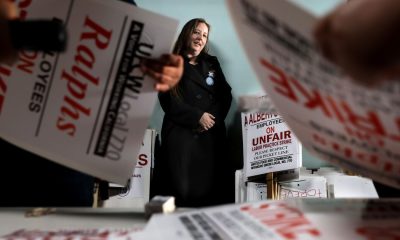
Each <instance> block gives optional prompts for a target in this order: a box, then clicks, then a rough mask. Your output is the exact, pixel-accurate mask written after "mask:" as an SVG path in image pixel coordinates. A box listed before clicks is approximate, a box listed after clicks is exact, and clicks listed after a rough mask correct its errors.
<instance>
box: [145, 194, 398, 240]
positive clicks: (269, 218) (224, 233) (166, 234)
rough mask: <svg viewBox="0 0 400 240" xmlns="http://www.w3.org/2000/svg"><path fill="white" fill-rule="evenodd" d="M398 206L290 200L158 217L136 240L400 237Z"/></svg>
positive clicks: (394, 203)
mask: <svg viewBox="0 0 400 240" xmlns="http://www.w3.org/2000/svg"><path fill="white" fill-rule="evenodd" d="M399 210H400V202H399V200H396V199H387V200H379V199H378V200H360V199H358V200H354V199H353V200H343V199H342V200H339V199H307V198H303V199H299V198H297V199H288V200H285V201H282V200H281V201H260V202H254V203H242V204H236V205H223V206H218V207H211V208H203V209H199V210H193V211H187V212H183V213H176V214H170V215H166V214H157V215H154V216H153V217H152V218H151V219H150V221H149V223H148V224H147V225H146V227H145V229H144V230H143V231H142V232H140V234H139V236H138V239H141V240H144V239H152V240H154V239H204V240H208V239H210V240H215V239H221V240H222V239H224V240H236V239H237V240H239V239H293V240H302V239H304V240H305V239H307V240H311V239H321V240H322V239H324V240H326V239H354V240H370V239H398V238H399V237H400V231H399V229H400V221H399V220H400V219H399V216H400V215H399Z"/></svg>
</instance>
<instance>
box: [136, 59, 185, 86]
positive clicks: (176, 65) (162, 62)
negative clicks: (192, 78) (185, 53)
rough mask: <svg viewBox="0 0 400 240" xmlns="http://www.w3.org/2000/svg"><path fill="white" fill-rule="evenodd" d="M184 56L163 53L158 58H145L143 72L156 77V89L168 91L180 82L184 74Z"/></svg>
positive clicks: (142, 64) (142, 66)
mask: <svg viewBox="0 0 400 240" xmlns="http://www.w3.org/2000/svg"><path fill="white" fill-rule="evenodd" d="M183 63H184V62H183V58H182V57H181V56H179V55H175V54H163V55H162V56H161V57H160V58H158V59H143V61H142V63H141V69H142V71H143V73H145V74H148V75H149V76H150V77H152V78H154V79H155V80H156V81H157V83H156V84H155V86H154V89H155V90H157V91H160V92H166V91H168V90H170V89H171V88H172V87H174V86H175V85H176V84H178V82H179V80H180V79H181V77H182V74H183V66H184V64H183Z"/></svg>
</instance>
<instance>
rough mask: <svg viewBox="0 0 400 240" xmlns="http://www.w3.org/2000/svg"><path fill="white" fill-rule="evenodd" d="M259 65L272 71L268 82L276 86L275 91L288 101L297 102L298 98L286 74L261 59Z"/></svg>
mask: <svg viewBox="0 0 400 240" xmlns="http://www.w3.org/2000/svg"><path fill="white" fill-rule="evenodd" d="M260 63H261V65H262V66H264V67H266V68H267V69H268V70H270V71H272V72H273V73H275V75H277V76H274V75H271V76H270V80H271V81H273V82H274V83H277V84H278V87H276V88H275V89H276V91H277V92H278V93H280V94H282V95H284V96H286V97H288V98H289V99H291V100H293V101H294V102H297V101H298V98H297V96H296V94H295V93H294V90H293V88H292V87H291V85H290V83H289V80H288V78H287V77H286V74H285V73H284V72H283V71H282V70H281V69H280V68H278V67H275V66H274V65H272V64H271V63H269V62H268V61H267V60H266V59H263V58H261V59H260Z"/></svg>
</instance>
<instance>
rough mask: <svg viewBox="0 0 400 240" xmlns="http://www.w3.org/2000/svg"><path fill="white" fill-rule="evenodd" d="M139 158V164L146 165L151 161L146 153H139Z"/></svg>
mask: <svg viewBox="0 0 400 240" xmlns="http://www.w3.org/2000/svg"><path fill="white" fill-rule="evenodd" d="M138 160H139V161H138V164H139V165H140V166H146V165H147V163H148V162H149V160H148V159H147V155H146V154H139V157H138Z"/></svg>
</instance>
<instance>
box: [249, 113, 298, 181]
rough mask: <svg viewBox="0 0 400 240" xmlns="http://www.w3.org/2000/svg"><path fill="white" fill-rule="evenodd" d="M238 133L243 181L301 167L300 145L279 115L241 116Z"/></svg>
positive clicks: (253, 114) (255, 114)
mask: <svg viewBox="0 0 400 240" xmlns="http://www.w3.org/2000/svg"><path fill="white" fill-rule="evenodd" d="M242 133H243V148H244V151H243V154H244V173H245V177H247V178H248V177H251V176H256V175H261V174H265V173H270V172H278V171H283V170H288V169H294V168H299V167H301V166H302V154H301V143H300V142H299V141H298V140H297V138H296V136H295V135H294V133H293V132H292V131H291V130H290V129H289V128H288V126H287V125H286V123H285V121H284V119H283V118H282V117H281V116H280V115H277V114H270V113H266V112H252V113H242Z"/></svg>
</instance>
